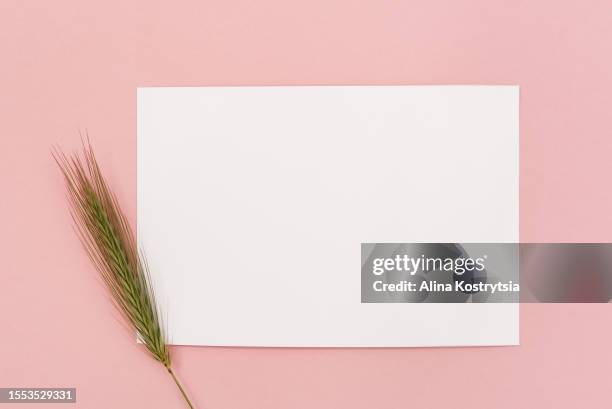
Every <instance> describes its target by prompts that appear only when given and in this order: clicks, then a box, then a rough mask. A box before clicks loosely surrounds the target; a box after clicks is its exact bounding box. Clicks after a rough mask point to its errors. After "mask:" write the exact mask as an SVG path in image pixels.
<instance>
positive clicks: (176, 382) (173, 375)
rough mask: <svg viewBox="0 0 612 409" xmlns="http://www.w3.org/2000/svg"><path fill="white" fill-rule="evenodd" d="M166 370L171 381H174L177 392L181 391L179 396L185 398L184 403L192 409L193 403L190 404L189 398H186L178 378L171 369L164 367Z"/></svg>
mask: <svg viewBox="0 0 612 409" xmlns="http://www.w3.org/2000/svg"><path fill="white" fill-rule="evenodd" d="M166 369H167V370H168V373H169V374H170V376H172V379H173V380H174V383H175V384H176V386H177V387H178V388H179V391H181V394H183V398H185V402H187V405H189V407H190V408H191V409H194V408H193V403H191V400H189V396H187V393H186V392H185V389H183V385H181V383H180V382H179V380H178V378H177V377H176V375H175V374H174V371H173V370H172V367H169V366H168V367H166Z"/></svg>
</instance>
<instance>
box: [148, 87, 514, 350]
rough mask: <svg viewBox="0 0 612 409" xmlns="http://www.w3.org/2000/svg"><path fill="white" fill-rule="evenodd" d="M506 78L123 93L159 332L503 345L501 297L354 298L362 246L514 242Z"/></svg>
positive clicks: (505, 321)
mask: <svg viewBox="0 0 612 409" xmlns="http://www.w3.org/2000/svg"><path fill="white" fill-rule="evenodd" d="M518 101H519V90H518V87H515V86H320V87H318V86H296V87H202V88H139V89H138V238H139V242H140V244H141V245H142V246H143V248H144V249H145V250H146V254H147V257H148V259H149V264H150V265H151V270H152V271H151V273H152V278H153V282H154V287H155V290H156V292H157V297H158V299H159V302H160V305H161V309H162V311H163V317H164V320H165V321H166V325H167V328H168V332H169V337H170V341H171V342H172V343H173V344H181V345H226V346H270V347H272V346H281V347H401V346H451V345H461V346H466V345H515V344H518V340H519V336H518V332H519V329H518V323H519V319H518V305H517V304H409V303H396V304H362V303H361V300H360V285H361V279H360V268H361V266H360V261H361V259H360V244H361V243H363V242H370V243H372V242H380V243H383V242H395V243H404V242H406V243H410V242H464V243H469V242H483V243H484V242H516V241H518V238H519V234H518V233H519V231H518V229H519V218H518V216H519V202H518V198H519V187H518V186H519V185H518V183H519V180H518V179H519V162H518V144H519V128H518V104H519V102H518Z"/></svg>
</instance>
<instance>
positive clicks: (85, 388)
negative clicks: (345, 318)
mask: <svg viewBox="0 0 612 409" xmlns="http://www.w3.org/2000/svg"><path fill="white" fill-rule="evenodd" d="M95 3H97V5H96V4H95ZM611 13H612V5H611V4H610V2H609V1H580V2H579V1H571V2H570V1H565V2H564V1H559V0H554V1H553V0H551V1H527V0H525V1H501V0H493V1H492V0H479V1H453V0H448V1H439V0H433V1H432V0H428V1H423V2H417V1H387V0H377V1H374V0H373V1H369V2H366V1H355V0H342V1H334V0H308V1H302V2H296V1H287V0H259V1H246V0H242V1H229V0H215V1H212V0H206V1H173V2H161V1H154V0H147V1H145V0H138V1H108V0H107V1H103V2H102V1H100V2H85V1H82V0H80V1H76V0H74V1H66V0H56V1H42V0H41V1H38V2H34V1H26V0H2V1H1V2H0V56H1V57H0V58H1V62H0V90H1V91H0V187H1V189H2V190H1V192H2V193H1V196H0V229H1V234H0V255H1V256H2V265H1V267H0V273H1V274H0V335H1V338H0V386H76V387H77V388H78V399H79V403H78V405H76V406H79V407H83V408H110V407H138V408H140V407H143V408H144V407H146V408H152V409H155V408H182V407H183V406H182V402H181V400H180V399H181V398H180V396H179V395H178V393H177V391H176V390H175V388H174V385H173V384H172V383H171V381H170V379H169V378H168V376H167V374H165V373H164V372H163V370H162V369H161V367H160V366H158V365H157V364H156V363H155V362H153V361H152V360H151V359H149V358H148V357H147V356H146V355H145V354H144V353H143V352H142V348H140V346H138V345H136V344H135V343H134V342H133V338H132V335H131V334H130V333H129V332H128V331H126V330H125V329H124V328H123V327H122V326H121V325H120V323H119V320H118V319H116V318H117V314H116V313H115V312H114V310H113V307H112V306H111V304H110V303H109V302H108V300H107V298H106V295H105V291H104V288H103V287H102V286H101V285H100V283H99V281H98V280H97V279H96V275H95V273H94V271H93V270H92V267H91V266H90V264H89V262H88V260H87V259H86V257H85V256H84V254H83V252H82V251H81V248H80V246H79V244H78V242H77V240H76V238H75V236H74V234H73V232H72V230H71V222H70V218H69V216H68V213H67V208H66V203H65V200H64V188H63V185H62V181H61V179H60V176H59V174H58V171H57V169H56V168H55V165H54V163H53V162H52V161H51V158H50V155H49V148H50V146H51V145H52V144H60V145H61V146H62V147H64V148H66V149H72V148H74V147H76V146H77V145H78V144H79V136H78V131H79V130H80V129H85V128H87V129H88V130H89V133H90V134H91V136H92V139H93V141H94V144H95V146H96V148H97V152H98V156H99V158H100V160H101V162H102V164H103V165H104V167H105V169H106V172H107V174H108V176H109V179H110V181H111V183H112V185H113V186H114V187H115V189H116V190H117V192H118V194H119V196H120V199H121V201H122V203H123V204H124V206H125V208H126V209H127V210H128V211H129V213H130V215H131V216H132V220H133V219H134V213H135V183H136V177H135V148H136V146H135V127H136V123H135V121H136V116H135V114H136V111H135V102H136V100H135V97H136V92H135V87H137V86H147V85H190V86H195V85H238V84H241V85H242V84H248V85H267V84H447V83H461V84H519V85H520V86H521V238H522V240H524V241H547V240H548V241H611V239H612V188H611V187H610V186H609V183H610V182H609V181H610V177H609V175H610V174H612V165H611V164H610V160H611V159H610V151H611V149H612V138H611V135H610V133H611V131H610V119H609V118H610V112H611V111H610V110H611V109H612V75H611V74H610V65H611V63H612V57H611V55H612V24H611V19H610V15H611ZM113 317H114V318H113ZM521 342H522V345H521V346H520V347H500V348H441V349H375V350H361V349H345V350H342V349H241V348H203V347H201V348H198V347H180V348H174V350H173V353H174V356H175V361H176V366H177V370H178V372H179V373H180V375H181V376H182V378H183V379H184V380H185V382H186V384H187V385H188V390H189V391H190V393H191V394H192V395H193V397H194V400H195V402H196V403H197V406H198V407H199V408H210V409H214V408H268V409H273V408H279V409H280V408H283V409H285V408H321V409H323V408H330V409H331V408H340V407H346V408H349V407H350V408H364V409H366V408H367V409H371V408H383V409H384V408H389V409H391V408H398V407H415V408H417V407H418V408H446V407H470V408H490V407H495V408H517V407H556V408H575V407H607V406H609V401H610V394H609V388H610V370H611V368H612V354H611V353H610V348H611V345H612V311H611V310H610V309H609V306H608V305H601V304H600V305H523V306H521ZM0 406H1V405H0ZM66 406H68V405H66ZM20 407H23V408H27V407H28V405H22V406H20ZM32 407H40V406H38V405H37V406H32ZM54 407H55V406H54ZM57 407H63V405H59V406H57ZM69 407H75V405H72V406H69Z"/></svg>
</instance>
